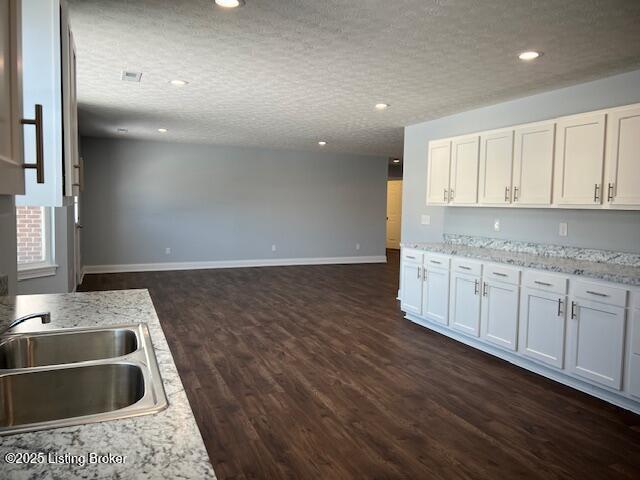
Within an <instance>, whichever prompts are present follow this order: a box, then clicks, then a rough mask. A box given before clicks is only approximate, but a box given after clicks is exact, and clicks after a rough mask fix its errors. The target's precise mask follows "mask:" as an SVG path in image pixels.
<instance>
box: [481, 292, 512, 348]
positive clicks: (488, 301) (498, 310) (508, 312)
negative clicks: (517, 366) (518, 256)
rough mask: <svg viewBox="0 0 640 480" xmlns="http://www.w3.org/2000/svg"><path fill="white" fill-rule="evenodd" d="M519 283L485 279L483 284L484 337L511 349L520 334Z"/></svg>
mask: <svg viewBox="0 0 640 480" xmlns="http://www.w3.org/2000/svg"><path fill="white" fill-rule="evenodd" d="M519 290H520V288H519V287H518V286H517V285H509V284H507V283H501V282H494V281H485V282H484V283H483V285H482V314H481V319H480V324H481V326H482V337H483V338H484V339H485V340H487V341H489V342H491V343H495V344H496V345H499V346H501V347H504V348H508V349H509V350H515V349H516V345H517V334H518V299H519V298H518V293H519Z"/></svg>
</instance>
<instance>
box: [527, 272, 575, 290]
mask: <svg viewBox="0 0 640 480" xmlns="http://www.w3.org/2000/svg"><path fill="white" fill-rule="evenodd" d="M523 277H524V278H523V283H524V285H525V286H526V287H529V288H535V289H536V290H543V291H545V292H551V293H557V294H560V295H566V294H567V283H568V281H569V279H568V278H567V277H560V276H558V275H549V274H548V273H540V272H532V271H526V272H524V276H523Z"/></svg>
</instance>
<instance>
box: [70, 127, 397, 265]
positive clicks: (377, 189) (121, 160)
mask: <svg viewBox="0 0 640 480" xmlns="http://www.w3.org/2000/svg"><path fill="white" fill-rule="evenodd" d="M82 149H83V158H84V165H85V193H84V198H83V202H84V203H83V224H84V229H83V232H82V233H83V242H82V249H83V252H82V255H83V261H84V264H85V265H87V266H90V265H119V264H137V263H164V262H197V261H224V260H253V259H272V258H303V257H341V256H372V255H375V256H378V255H384V254H385V215H386V213H385V209H386V179H387V159H386V158H382V157H366V156H356V155H342V154H332V153H324V152H322V153H309V152H292V151H275V150H261V149H250V148H233V147H217V146H205V145H188V144H175V143H161V142H146V141H133V140H114V139H99V138H83V139H82ZM356 243H359V244H360V246H361V248H360V250H356ZM272 244H275V245H277V251H276V252H272V251H271V245H272ZM166 247H170V248H171V254H170V255H166V254H165V248H166Z"/></svg>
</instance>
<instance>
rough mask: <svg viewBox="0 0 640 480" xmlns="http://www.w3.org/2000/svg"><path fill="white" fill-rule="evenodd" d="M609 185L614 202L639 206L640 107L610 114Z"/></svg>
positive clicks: (611, 202) (608, 194)
mask: <svg viewBox="0 0 640 480" xmlns="http://www.w3.org/2000/svg"><path fill="white" fill-rule="evenodd" d="M608 123H609V126H608V128H609V134H608V135H607V139H608V140H607V142H608V146H609V148H608V152H607V178H608V182H607V188H606V189H605V192H604V196H605V198H606V199H607V200H608V201H609V203H610V204H611V205H628V206H640V106H639V105H635V106H633V107H631V108H625V109H622V110H615V111H613V112H612V113H610V114H609V122H608Z"/></svg>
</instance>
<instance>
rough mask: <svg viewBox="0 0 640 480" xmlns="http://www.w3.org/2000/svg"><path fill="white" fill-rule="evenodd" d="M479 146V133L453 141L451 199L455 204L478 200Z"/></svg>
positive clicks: (465, 203) (472, 202)
mask: <svg viewBox="0 0 640 480" xmlns="http://www.w3.org/2000/svg"><path fill="white" fill-rule="evenodd" d="M478 146H479V137H478V136H477V135H472V136H468V137H461V138H455V139H453V140H452V142H451V182H450V190H449V201H450V202H451V203H452V204H454V205H473V204H475V203H477V201H478Z"/></svg>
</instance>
